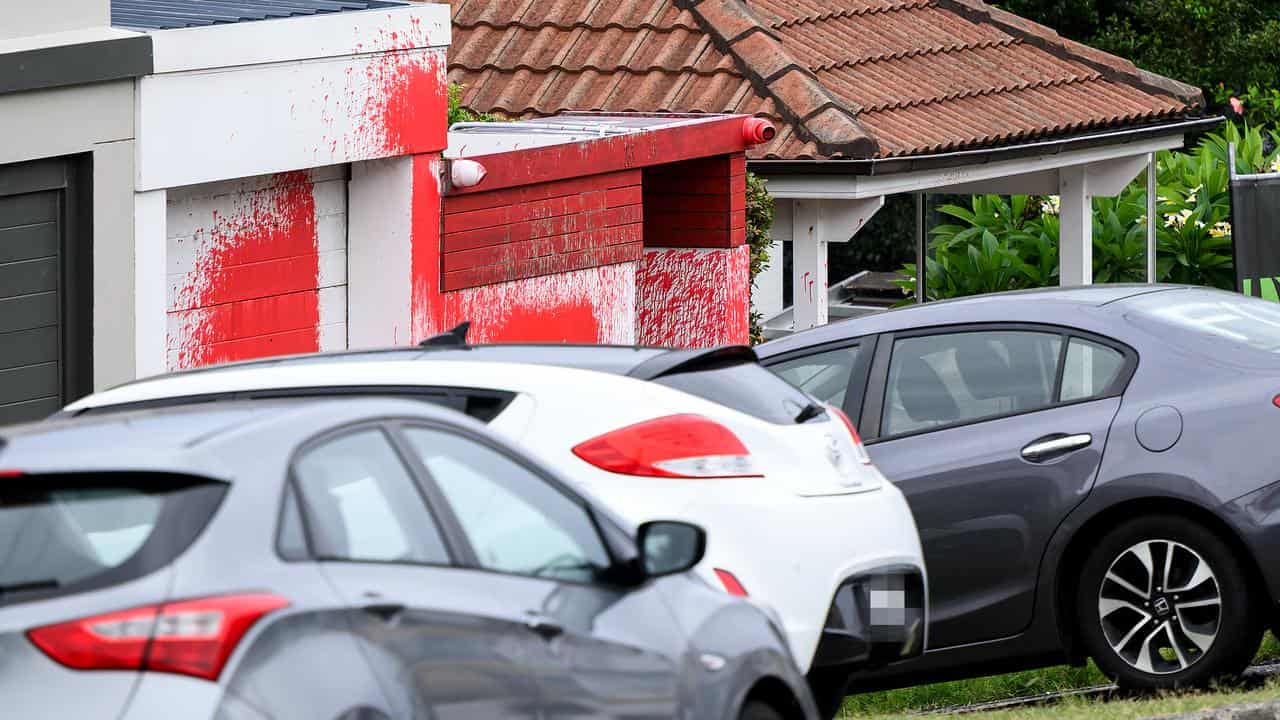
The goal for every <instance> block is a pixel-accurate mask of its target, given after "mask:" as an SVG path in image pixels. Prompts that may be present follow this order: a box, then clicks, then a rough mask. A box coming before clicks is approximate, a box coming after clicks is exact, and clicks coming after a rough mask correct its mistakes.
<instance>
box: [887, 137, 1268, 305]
mask: <svg viewBox="0 0 1280 720" xmlns="http://www.w3.org/2000/svg"><path fill="white" fill-rule="evenodd" d="M1272 139H1273V140H1280V136H1278V135H1276V134H1273V135H1272ZM1231 143H1235V145H1236V163H1237V167H1238V168H1239V171H1240V172H1242V173H1243V172H1267V171H1275V172H1280V153H1277V151H1276V150H1270V151H1268V150H1267V149H1266V143H1264V141H1263V134H1262V132H1261V131H1260V130H1259V129H1257V128H1249V129H1246V130H1243V131H1242V130H1240V128H1238V127H1236V126H1235V125H1231V124H1229V125H1227V126H1226V129H1225V130H1224V132H1223V133H1221V134H1210V135H1208V136H1207V137H1206V138H1205V139H1204V141H1203V142H1202V143H1201V144H1200V146H1199V147H1198V148H1197V149H1196V150H1195V152H1191V153H1174V152H1161V153H1159V154H1158V156H1157V158H1156V188H1157V191H1156V215H1157V218H1158V219H1159V222H1160V226H1159V227H1158V228H1157V229H1156V240H1157V246H1156V274H1157V279H1159V280H1160V281H1162V282H1175V283H1185V284H1192V285H1208V286H1212V287H1220V288H1231V287H1233V286H1234V282H1235V276H1234V272H1233V268H1232V257H1231V191H1230V177H1229V170H1228V165H1227V153H1228V147H1229V145H1230V144H1231ZM1273 146H1274V145H1273ZM939 211H940V212H941V213H943V214H945V215H947V216H949V217H950V218H953V219H955V220H958V221H959V222H956V223H948V224H944V225H940V226H938V227H935V228H933V229H932V230H931V231H930V236H931V238H930V243H929V247H930V250H931V257H930V258H928V260H927V262H926V271H927V273H928V275H927V276H926V278H927V282H926V288H925V289H926V292H927V293H928V298H929V299H930V300H936V299H942V298H949V297H962V296H965V295H974V294H978V293H984V292H997V291H1001V290H1018V289H1023V288H1033V287H1045V286H1050V285H1056V284H1057V283H1058V279H1057V276H1058V229H1059V221H1058V220H1059V219H1058V216H1057V213H1058V208H1057V198H1052V197H1028V196H1014V197H1010V198H1005V197H1000V196H995V195H979V196H974V197H973V198H972V200H971V202H970V205H969V207H960V206H958V205H945V206H943V207H942V208H939ZM1146 215H1147V191H1146V177H1145V173H1144V175H1143V176H1142V177H1139V178H1138V179H1137V180H1135V181H1134V182H1133V183H1132V184H1131V185H1129V186H1128V187H1127V188H1125V189H1124V191H1122V192H1121V193H1120V195H1119V196H1118V197H1115V198H1095V199H1094V201H1093V271H1094V282H1099V283H1106V282H1142V281H1144V280H1145V279H1146V245H1147V241H1146V237H1147V228H1146V221H1147V218H1146ZM917 271H918V269H917V268H916V267H915V266H914V265H906V266H904V268H903V269H902V271H901V272H902V273H903V274H904V275H906V276H907V278H908V279H906V280H904V281H902V282H900V283H899V284H900V285H901V287H902V288H903V290H904V291H905V292H907V293H908V294H909V295H911V296H914V294H915V290H916V287H915V286H916V281H915V277H916V274H917Z"/></svg>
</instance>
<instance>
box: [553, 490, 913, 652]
mask: <svg viewBox="0 0 1280 720" xmlns="http://www.w3.org/2000/svg"><path fill="white" fill-rule="evenodd" d="M575 479H577V480H579V481H580V482H581V483H582V485H583V486H584V487H585V488H586V489H588V490H589V491H590V492H591V493H592V494H594V495H595V496H596V497H598V498H600V499H601V500H603V501H604V502H605V503H606V504H607V505H608V506H609V507H610V508H611V509H612V510H613V511H614V512H615V513H617V514H619V515H620V516H622V517H623V518H625V519H626V520H628V521H629V522H631V523H634V524H636V525H638V524H640V523H643V522H647V521H650V520H684V521H687V522H692V523H696V524H698V525H700V526H702V527H703V528H704V529H705V530H706V531H707V554H706V557H705V559H704V560H703V562H702V563H701V564H699V566H698V567H697V568H696V570H697V572H698V574H699V575H700V576H701V577H702V578H703V579H704V580H706V581H707V582H708V583H709V584H711V585H712V586H713V587H716V588H721V589H722V588H723V585H722V584H721V582H720V580H719V578H718V577H717V576H716V573H715V570H716V569H724V570H728V571H729V572H731V573H732V574H733V575H734V577H736V578H737V579H738V580H739V581H740V582H741V583H742V585H743V587H744V588H745V589H746V591H747V592H748V593H749V599H750V600H752V601H753V602H756V603H758V604H760V605H761V606H762V607H764V608H766V609H772V610H773V613H774V615H775V617H777V618H778V619H779V620H780V623H781V625H782V627H783V629H784V631H785V632H786V635H787V641H788V644H789V645H790V647H791V651H792V653H793V655H794V657H795V659H796V663H797V664H798V665H799V666H800V668H801V670H802V671H805V672H807V671H808V670H809V667H810V665H811V663H812V662H813V659H814V656H815V653H816V652H817V649H818V645H819V642H820V641H821V640H822V639H823V637H824V632H825V631H826V630H827V628H826V625H827V619H828V617H829V616H830V613H831V608H832V605H833V603H834V602H835V600H836V598H837V595H838V592H839V590H840V589H841V588H842V587H846V586H848V585H849V583H850V582H851V581H853V580H855V579H858V578H862V577H865V576H868V575H873V574H874V573H875V572H877V571H878V570H883V569H885V568H893V567H907V568H911V569H913V570H914V571H915V572H916V573H917V574H918V576H919V578H920V583H921V586H922V587H927V579H926V577H925V573H924V561H923V558H922V556H921V551H920V537H919V535H918V533H917V531H916V525H915V520H914V518H913V517H912V515H911V509H910V508H909V507H908V506H907V503H906V500H905V499H904V498H903V497H902V493H901V492H900V491H899V490H898V489H897V488H896V487H894V486H893V485H892V484H890V483H888V482H885V483H884V485H883V486H882V487H881V488H880V489H878V490H872V491H868V492H862V493H856V494H846V495H826V496H817V497H803V496H801V495H798V494H796V493H795V492H792V491H790V490H789V489H788V488H789V487H790V486H789V485H788V483H786V482H785V481H780V480H779V479H778V478H772V479H770V478H768V477H765V478H755V479H749V480H736V479H735V480H706V481H692V480H679V481H672V480H666V479H659V480H646V479H641V478H626V480H625V481H619V479H618V478H617V476H613V475H609V474H607V473H603V472H598V473H592V472H590V471H580V472H579V473H578V474H577V476H576V478H575ZM922 605H923V603H922ZM926 612H927V608H924V607H922V608H921V609H920V613H921V617H922V618H923V617H924V616H925V613H926ZM911 622H912V621H907V624H910V623H911ZM920 625H921V628H919V629H917V631H918V632H919V633H920V634H921V639H920V642H919V645H920V646H921V647H924V645H925V644H926V642H927V638H925V637H923V633H924V630H923V626H924V625H925V624H924V622H923V621H922V622H921V623H920ZM909 630H910V628H907V627H905V626H904V628H903V631H902V632H903V633H906V632H909ZM867 641H868V643H870V644H872V645H873V646H875V647H876V648H878V647H879V646H880V645H881V644H883V643H882V642H881V641H879V640H875V639H873V638H867ZM880 654H882V651H880V650H877V651H876V652H875V653H872V655H871V656H869V661H870V660H871V659H874V657H878V656H879V655H880Z"/></svg>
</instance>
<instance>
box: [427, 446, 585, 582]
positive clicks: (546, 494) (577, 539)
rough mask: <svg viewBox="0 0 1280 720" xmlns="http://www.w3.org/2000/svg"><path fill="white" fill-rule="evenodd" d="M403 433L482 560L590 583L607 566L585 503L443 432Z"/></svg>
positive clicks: (509, 461)
mask: <svg viewBox="0 0 1280 720" xmlns="http://www.w3.org/2000/svg"><path fill="white" fill-rule="evenodd" d="M404 434H405V437H406V438H408V440H409V445H410V446H411V447H412V448H413V451H414V452H416V453H417V454H418V456H419V457H420V458H421V460H422V464H423V465H425V466H426V468H427V471H428V472H429V473H430V474H431V477H432V479H433V480H434V481H435V482H436V484H437V485H438V486H439V488H440V491H441V492H442V493H443V494H444V496H445V497H446V499H447V500H448V502H449V506H450V507H451V508H453V512H454V514H455V515H456V516H457V518H458V522H459V524H460V525H462V531H463V533H464V534H465V535H466V536H467V540H468V541H469V542H470V543H471V547H472V549H473V550H474V551H475V553H476V556H477V558H478V559H479V562H480V566H481V567H484V568H486V569H489V570H496V571H498V572H504V573H511V574H515V575H531V576H535V577H547V578H555V579H560V580H571V581H575V582H591V581H594V580H596V579H597V578H598V577H599V575H600V573H601V572H603V571H604V570H605V569H606V568H607V567H608V566H609V564H610V561H609V553H608V552H607V551H606V550H605V546H604V542H603V540H602V539H601V537H600V534H599V533H598V532H597V530H596V526H595V523H593V522H592V520H591V516H590V514H589V513H588V511H587V509H586V508H585V507H584V506H583V505H582V504H581V503H580V502H579V501H577V500H575V499H573V498H571V497H570V496H568V495H566V494H564V493H563V492H561V491H560V490H558V489H557V488H555V487H553V486H552V485H551V484H550V483H548V482H547V481H546V480H545V479H543V478H542V477H540V476H539V475H537V474H536V473H534V472H532V471H531V470H529V469H528V468H526V467H524V466H523V465H521V464H519V463H517V462H516V461H514V460H512V459H511V458H509V457H507V456H506V455H504V454H502V453H500V452H498V451H497V450H494V449H493V448H490V447H488V446H486V445H483V444H481V443H479V442H476V441H474V440H471V439H468V438H465V437H462V436H460V435H455V434H453V433H450V432H445V431H441V430H434V429H427V428H420V427H408V428H405V430H404Z"/></svg>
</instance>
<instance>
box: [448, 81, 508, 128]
mask: <svg viewBox="0 0 1280 720" xmlns="http://www.w3.org/2000/svg"><path fill="white" fill-rule="evenodd" d="M498 119H499V118H498V117H497V116H496V115H491V114H489V113H477V112H472V111H470V110H468V109H467V108H464V107H462V86H461V85H459V84H458V83H449V126H450V127H452V126H453V125H454V124H455V123H460V122H495V121H497V120H498Z"/></svg>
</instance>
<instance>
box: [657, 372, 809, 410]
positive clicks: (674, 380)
mask: <svg viewBox="0 0 1280 720" xmlns="http://www.w3.org/2000/svg"><path fill="white" fill-rule="evenodd" d="M654 382H656V383H658V384H659V385H665V386H667V387H669V388H673V389H675V390H680V391H681V392H687V393H689V394H690V395H696V396H697V397H700V398H702V399H704V400H710V401H711V402H714V403H718V404H720V405H724V406H725V407H728V408H732V409H734V410H737V411H738V412H742V413H746V414H747V415H750V416H752V417H755V418H759V419H760V420H764V421H766V422H771V423H775V424H778V425H793V424H795V423H797V422H802V421H804V420H805V419H818V418H822V419H824V420H825V419H826V416H825V414H824V413H821V412H819V413H816V414H815V413H804V414H803V415H802V414H801V413H802V411H803V410H804V409H805V408H806V407H809V405H810V403H812V402H813V400H812V399H811V398H810V397H809V396H808V395H806V394H805V393H803V392H801V391H800V390H798V389H796V388H795V387H793V386H792V385H791V384H789V383H788V382H787V381H785V380H783V379H782V378H780V377H778V376H777V375H774V374H773V373H771V372H769V371H768V370H766V369H765V368H764V367H762V366H760V365H757V364H755V363H738V364H734V365H727V366H722V367H719V368H712V369H707V370H696V371H692V372H682V373H676V374H674V375H663V376H661V377H659V378H657V379H655V380H654ZM806 416H809V417H808V418H806Z"/></svg>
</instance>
